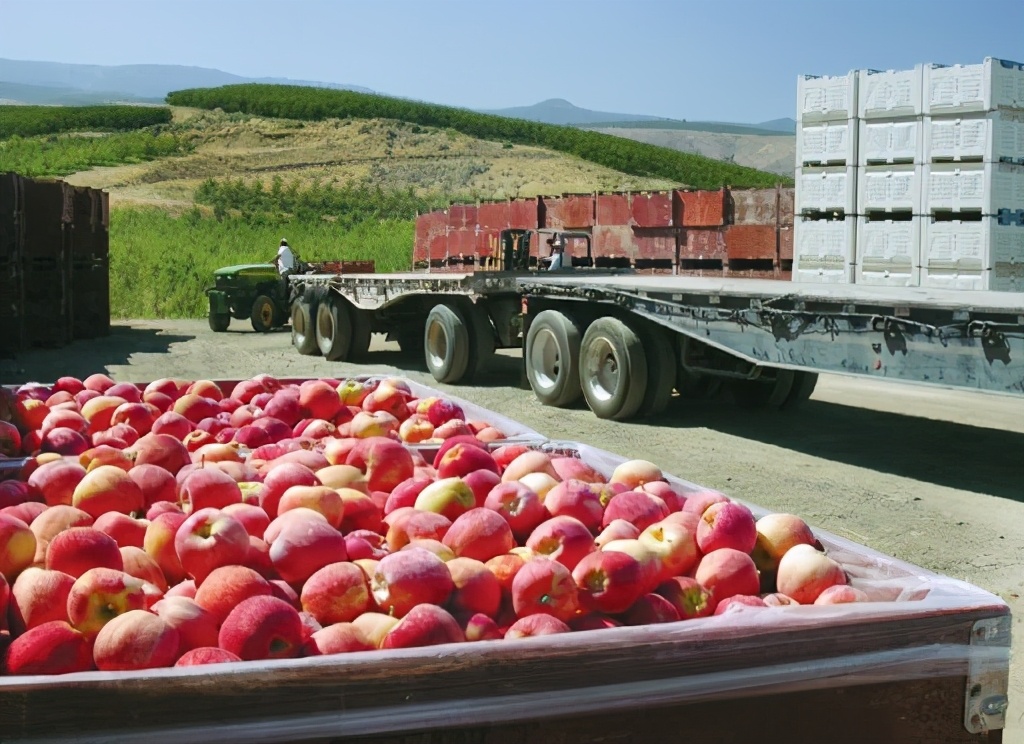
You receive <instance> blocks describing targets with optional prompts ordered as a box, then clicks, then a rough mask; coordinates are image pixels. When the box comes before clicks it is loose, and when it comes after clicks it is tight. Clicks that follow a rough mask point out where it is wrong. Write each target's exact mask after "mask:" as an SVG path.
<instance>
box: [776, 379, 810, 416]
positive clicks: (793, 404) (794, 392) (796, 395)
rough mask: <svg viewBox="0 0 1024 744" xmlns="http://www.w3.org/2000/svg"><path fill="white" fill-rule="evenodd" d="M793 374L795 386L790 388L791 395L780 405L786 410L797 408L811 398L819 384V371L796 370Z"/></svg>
mask: <svg viewBox="0 0 1024 744" xmlns="http://www.w3.org/2000/svg"><path fill="white" fill-rule="evenodd" d="M793 375H794V378H793V386H792V387H791V388H790V390H789V395H787V396H786V399H785V400H784V401H783V402H782V405H780V406H779V408H781V409H782V410H784V411H791V410H796V409H797V408H799V407H800V406H802V405H803V404H804V403H806V402H807V401H808V400H810V398H811V394H812V393H813V392H814V388H815V386H816V385H817V384H818V373H817V372H794V373H793Z"/></svg>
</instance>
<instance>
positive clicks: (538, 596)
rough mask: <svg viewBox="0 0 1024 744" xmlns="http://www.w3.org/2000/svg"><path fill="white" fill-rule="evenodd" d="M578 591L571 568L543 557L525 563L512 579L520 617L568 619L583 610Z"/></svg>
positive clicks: (514, 598) (513, 597) (513, 601)
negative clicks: (580, 609) (536, 616)
mask: <svg viewBox="0 0 1024 744" xmlns="http://www.w3.org/2000/svg"><path fill="white" fill-rule="evenodd" d="M578 594H579V592H578V589H577V587H576V582H575V581H573V578H572V573H570V570H569V569H568V568H566V567H565V566H564V565H563V564H561V563H559V562H558V561H555V560H551V559H549V558H546V557H542V556H538V557H537V558H534V559H533V560H531V561H528V562H527V563H525V564H524V565H523V567H522V568H520V569H519V571H517V572H516V575H515V578H514V579H512V607H513V609H514V610H515V613H516V616H517V617H520V618H521V617H525V616H526V615H535V614H545V615H552V616H553V617H556V618H558V619H559V620H561V621H562V622H566V621H568V620H569V619H570V618H572V617H574V616H575V615H576V614H577V612H578V611H579V596H578ZM506 637H508V634H507V633H506Z"/></svg>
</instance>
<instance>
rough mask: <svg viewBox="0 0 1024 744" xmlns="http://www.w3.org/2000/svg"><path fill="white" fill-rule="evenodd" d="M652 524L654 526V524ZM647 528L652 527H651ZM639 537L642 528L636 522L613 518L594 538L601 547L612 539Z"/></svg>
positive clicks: (634, 538)
mask: <svg viewBox="0 0 1024 744" xmlns="http://www.w3.org/2000/svg"><path fill="white" fill-rule="evenodd" d="M663 521H664V520H663ZM651 526H652V527H653V526H654V525H651ZM647 529H650V527H648V528H647ZM638 537H640V530H638V529H637V528H636V525H635V524H633V523H632V522H627V521H626V520H625V519H613V520H612V521H611V522H609V523H608V526H607V527H605V528H604V529H603V530H601V532H600V533H598V535H597V537H595V538H594V545H596V546H597V547H598V549H600V548H603V547H604V546H605V545H607V544H608V543H610V542H611V541H612V540H636V539H637V538H638Z"/></svg>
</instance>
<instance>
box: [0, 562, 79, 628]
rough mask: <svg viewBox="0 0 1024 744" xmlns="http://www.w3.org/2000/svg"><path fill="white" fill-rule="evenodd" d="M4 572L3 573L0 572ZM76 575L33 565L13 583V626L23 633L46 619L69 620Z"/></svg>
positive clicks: (47, 620)
mask: <svg viewBox="0 0 1024 744" xmlns="http://www.w3.org/2000/svg"><path fill="white" fill-rule="evenodd" d="M0 576H2V574H0ZM74 583H75V577H73V576H69V575H68V574H66V573H63V572H61V571H48V570H46V569H43V568H37V567H35V566H30V567H29V568H26V569H25V570H24V571H22V572H21V573H20V574H18V578H17V579H15V580H14V584H13V585H11V588H10V595H11V603H10V612H11V630H13V631H14V632H15V634H16V635H17V634H20V633H22V632H24V631H25V630H28V629H30V628H34V627H36V626H37V625H42V624H43V623H48V622H52V621H54V620H63V621H65V622H66V621H67V619H68V594H69V593H70V592H71V587H72V585H74Z"/></svg>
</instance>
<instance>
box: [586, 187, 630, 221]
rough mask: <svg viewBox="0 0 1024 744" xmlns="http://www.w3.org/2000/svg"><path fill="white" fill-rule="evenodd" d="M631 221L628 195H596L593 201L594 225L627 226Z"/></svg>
mask: <svg viewBox="0 0 1024 744" xmlns="http://www.w3.org/2000/svg"><path fill="white" fill-rule="evenodd" d="M632 219H633V214H632V212H631V211H630V206H629V194H598V195H597V197H596V199H595V223H596V224H598V225H628V224H630V222H631V220H632Z"/></svg>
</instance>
